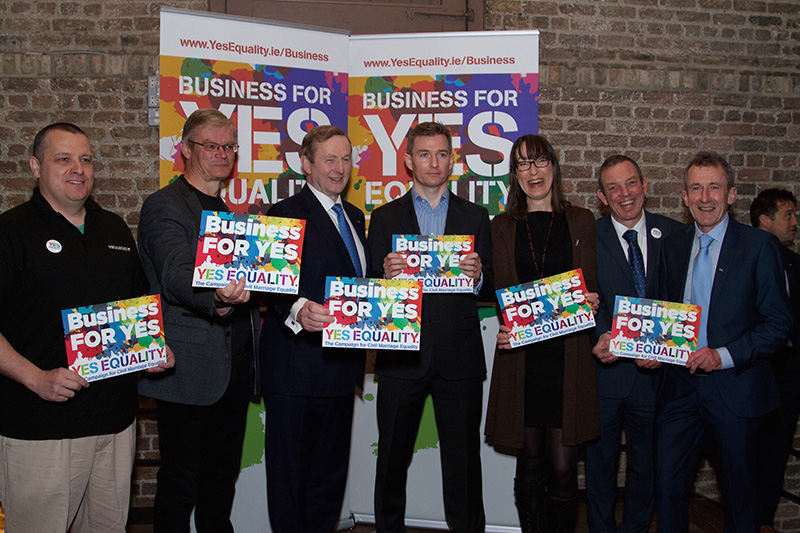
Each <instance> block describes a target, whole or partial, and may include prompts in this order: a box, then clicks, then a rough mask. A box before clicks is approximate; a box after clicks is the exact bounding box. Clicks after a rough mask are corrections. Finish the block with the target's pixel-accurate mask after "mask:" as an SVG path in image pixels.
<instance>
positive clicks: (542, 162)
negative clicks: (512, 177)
mask: <svg viewBox="0 0 800 533" xmlns="http://www.w3.org/2000/svg"><path fill="white" fill-rule="evenodd" d="M549 164H550V158H549V157H547V156H542V157H540V158H539V159H535V160H533V161H517V170H528V169H529V168H531V165H533V166H535V167H536V168H545V167H546V166H547V165H549Z"/></svg>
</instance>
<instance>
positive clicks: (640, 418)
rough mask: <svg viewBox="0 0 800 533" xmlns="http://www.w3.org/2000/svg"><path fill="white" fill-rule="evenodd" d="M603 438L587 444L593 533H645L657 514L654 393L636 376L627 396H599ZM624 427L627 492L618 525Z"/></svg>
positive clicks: (588, 489) (588, 504)
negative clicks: (654, 501)
mask: <svg viewBox="0 0 800 533" xmlns="http://www.w3.org/2000/svg"><path fill="white" fill-rule="evenodd" d="M599 407H600V437H599V438H598V439H596V440H594V441H591V442H590V443H588V444H587V445H586V500H587V511H586V512H587V518H588V521H589V529H590V531H592V532H593V533H599V532H603V533H611V532H617V533H645V532H646V531H647V530H648V528H649V526H650V520H651V518H652V515H653V499H654V476H655V472H654V470H655V464H654V462H653V417H654V415H655V408H656V392H655V390H654V388H653V385H652V384H651V382H650V380H649V379H648V378H647V376H642V375H637V376H636V381H634V384H633V387H632V389H631V393H630V394H629V395H628V397H627V398H605V397H602V396H601V397H600V398H599ZM623 425H624V427H625V455H626V459H627V461H626V463H627V467H626V470H625V496H624V507H623V513H622V521H621V522H620V524H619V527H617V523H616V518H615V516H614V505H615V503H616V499H617V467H618V464H619V454H620V448H621V437H622V435H621V431H622V427H623Z"/></svg>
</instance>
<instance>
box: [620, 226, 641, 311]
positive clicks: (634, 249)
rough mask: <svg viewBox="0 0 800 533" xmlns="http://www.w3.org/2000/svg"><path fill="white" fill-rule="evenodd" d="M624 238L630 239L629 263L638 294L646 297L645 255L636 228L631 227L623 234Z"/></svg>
mask: <svg viewBox="0 0 800 533" xmlns="http://www.w3.org/2000/svg"><path fill="white" fill-rule="evenodd" d="M622 238H623V239H625V240H626V241H628V265H629V266H630V267H631V274H633V284H634V285H636V296H638V297H639V298H644V296H645V287H646V286H647V282H646V281H645V277H644V257H642V249H641V248H639V239H638V235H637V233H636V230H635V229H629V230H628V231H626V232H625V233H623V234H622Z"/></svg>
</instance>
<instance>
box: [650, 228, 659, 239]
mask: <svg viewBox="0 0 800 533" xmlns="http://www.w3.org/2000/svg"><path fill="white" fill-rule="evenodd" d="M650 235H652V236H653V238H654V239H660V238H661V230H660V229H658V228H652V229H651V230H650Z"/></svg>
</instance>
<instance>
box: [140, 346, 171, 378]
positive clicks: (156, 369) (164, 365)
mask: <svg viewBox="0 0 800 533" xmlns="http://www.w3.org/2000/svg"><path fill="white" fill-rule="evenodd" d="M165 348H166V349H167V360H166V361H162V362H161V363H158V366H152V367H150V368H148V369H146V370H145V372H151V373H158V372H163V371H164V370H167V369H170V368H172V367H174V366H175V354H174V353H172V348H170V347H169V345H167V346H165Z"/></svg>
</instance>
